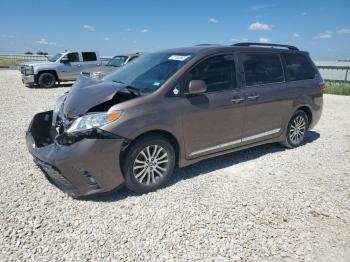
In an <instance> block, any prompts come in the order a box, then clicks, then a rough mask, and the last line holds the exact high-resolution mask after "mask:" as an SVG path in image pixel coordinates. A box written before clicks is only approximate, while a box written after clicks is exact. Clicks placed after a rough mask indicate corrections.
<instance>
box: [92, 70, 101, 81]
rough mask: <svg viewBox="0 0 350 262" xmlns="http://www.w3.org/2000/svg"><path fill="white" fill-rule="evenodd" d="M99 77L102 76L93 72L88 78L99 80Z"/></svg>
mask: <svg viewBox="0 0 350 262" xmlns="http://www.w3.org/2000/svg"><path fill="white" fill-rule="evenodd" d="M101 76H102V74H101V72H95V73H92V74H90V77H91V78H95V79H101Z"/></svg>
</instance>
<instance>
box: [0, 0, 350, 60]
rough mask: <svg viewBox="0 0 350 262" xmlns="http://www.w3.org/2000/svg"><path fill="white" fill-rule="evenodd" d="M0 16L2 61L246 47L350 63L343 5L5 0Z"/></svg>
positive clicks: (349, 10)
mask: <svg viewBox="0 0 350 262" xmlns="http://www.w3.org/2000/svg"><path fill="white" fill-rule="evenodd" d="M0 10H1V15H0V53H11V54H23V53H24V52H26V51H31V52H34V53H35V52H37V51H44V52H48V53H49V54H53V53H56V52H60V51H64V50H96V51H99V53H100V55H116V54H123V53H130V52H136V51H143V52H153V51H156V50H161V49H166V48H172V47H183V46H193V45H196V44H203V43H205V44H222V45H230V44H233V43H236V42H247V41H250V42H270V43H283V44H291V45H296V46H297V47H298V48H300V49H302V50H306V51H308V52H310V55H311V57H312V58H313V59H316V60H338V59H344V60H345V59H350V15H349V14H350V1H349V0H332V1H322V0H319V1H311V0H308V1H307V0H304V1H299V0H293V1H286V0H280V1H275V0H266V1H257V0H255V1H252V0H245V1H234V0H227V1H226V0H215V1H204V0H202V1H196V0H192V1H191V0H187V1H184V0H177V1H167V0H163V1H160V0H158V1H154V0H147V1H146V0H145V1H142V0H139V1H136V0H127V1H125V0H124V1H118V0H115V1H112V0H110V1H108V0H99V1H97V0H85V1H82V0H71V1H68V0H56V1H49V0H46V1H43V0H31V1H24V0H23V1H19V0H11V1H6V0H3V1H1V2H0Z"/></svg>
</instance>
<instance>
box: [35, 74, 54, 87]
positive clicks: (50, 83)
mask: <svg viewBox="0 0 350 262" xmlns="http://www.w3.org/2000/svg"><path fill="white" fill-rule="evenodd" d="M55 83H56V77H55V75H54V74H52V73H42V74H41V75H40V76H39V79H38V84H39V86H40V87H44V88H51V87H54V86H55Z"/></svg>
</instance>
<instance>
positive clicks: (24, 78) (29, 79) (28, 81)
mask: <svg viewBox="0 0 350 262" xmlns="http://www.w3.org/2000/svg"><path fill="white" fill-rule="evenodd" d="M22 83H23V84H26V85H28V84H35V76H34V75H28V76H26V75H23V74H22Z"/></svg>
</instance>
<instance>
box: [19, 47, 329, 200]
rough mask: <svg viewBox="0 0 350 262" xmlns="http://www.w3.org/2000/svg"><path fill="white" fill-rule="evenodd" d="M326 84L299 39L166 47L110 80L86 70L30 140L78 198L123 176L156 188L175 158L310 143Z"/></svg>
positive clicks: (37, 157) (181, 161)
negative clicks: (306, 140)
mask: <svg viewBox="0 0 350 262" xmlns="http://www.w3.org/2000/svg"><path fill="white" fill-rule="evenodd" d="M266 47H269V48H266ZM324 87H325V85H324V82H323V79H322V78H321V76H320V74H319V72H318V71H317V68H316V67H315V66H314V64H313V63H312V61H311V60H310V58H309V55H308V53H307V52H303V51H299V50H298V49H297V48H296V47H294V46H286V45H274V44H259V43H241V44H236V45H233V46H215V45H200V46H195V47H189V48H178V49H171V50H166V51H159V52H155V53H150V54H145V55H143V56H141V57H140V58H138V59H137V60H135V61H134V62H133V63H130V64H127V65H125V66H124V67H122V68H120V69H119V70H117V71H115V72H114V73H112V74H110V75H107V76H106V77H105V78H104V79H102V80H97V79H93V78H89V77H87V76H84V75H81V76H80V79H78V80H77V81H76V82H75V83H74V85H73V86H72V87H71V90H70V91H69V92H68V93H66V94H64V95H63V96H61V97H59V98H58V100H57V103H56V106H55V108H54V110H53V111H47V112H42V113H38V114H36V115H35V116H34V118H33V119H32V121H31V123H30V126H29V128H28V131H27V133H26V141H27V147H28V149H29V151H30V153H31V154H32V155H33V157H34V162H35V163H36V164H37V165H38V166H39V167H40V168H41V169H42V170H43V171H44V173H45V174H46V175H47V176H48V177H49V178H50V179H51V180H52V181H53V182H54V184H56V185H57V186H58V187H60V188H61V189H62V190H64V191H65V192H67V193H69V194H70V195H71V196H73V197H79V196H86V195H91V194H95V193H102V192H107V191H110V190H112V189H114V188H116V187H118V186H121V185H126V186H127V187H128V188H129V189H131V190H132V191H135V192H138V193H146V192H150V191H153V190H155V189H158V188H160V187H162V186H163V185H164V184H165V183H166V182H167V181H168V180H169V178H170V177H171V175H172V174H173V172H174V168H175V167H184V166H187V165H190V164H192V163H195V162H198V161H200V160H203V159H207V158H209V157H213V156H218V155H222V154H226V153H229V152H233V151H237V150H241V149H245V148H249V147H252V146H256V145H261V144H265V143H274V142H280V143H282V144H284V145H285V146H287V147H289V148H294V147H297V146H299V145H301V144H303V141H304V138H305V134H306V132H307V130H308V129H310V128H312V127H313V126H314V125H315V124H316V123H317V122H318V120H319V119H320V116H321V111H322V104H323V102H322V96H323V92H322V91H323V89H324Z"/></svg>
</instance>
